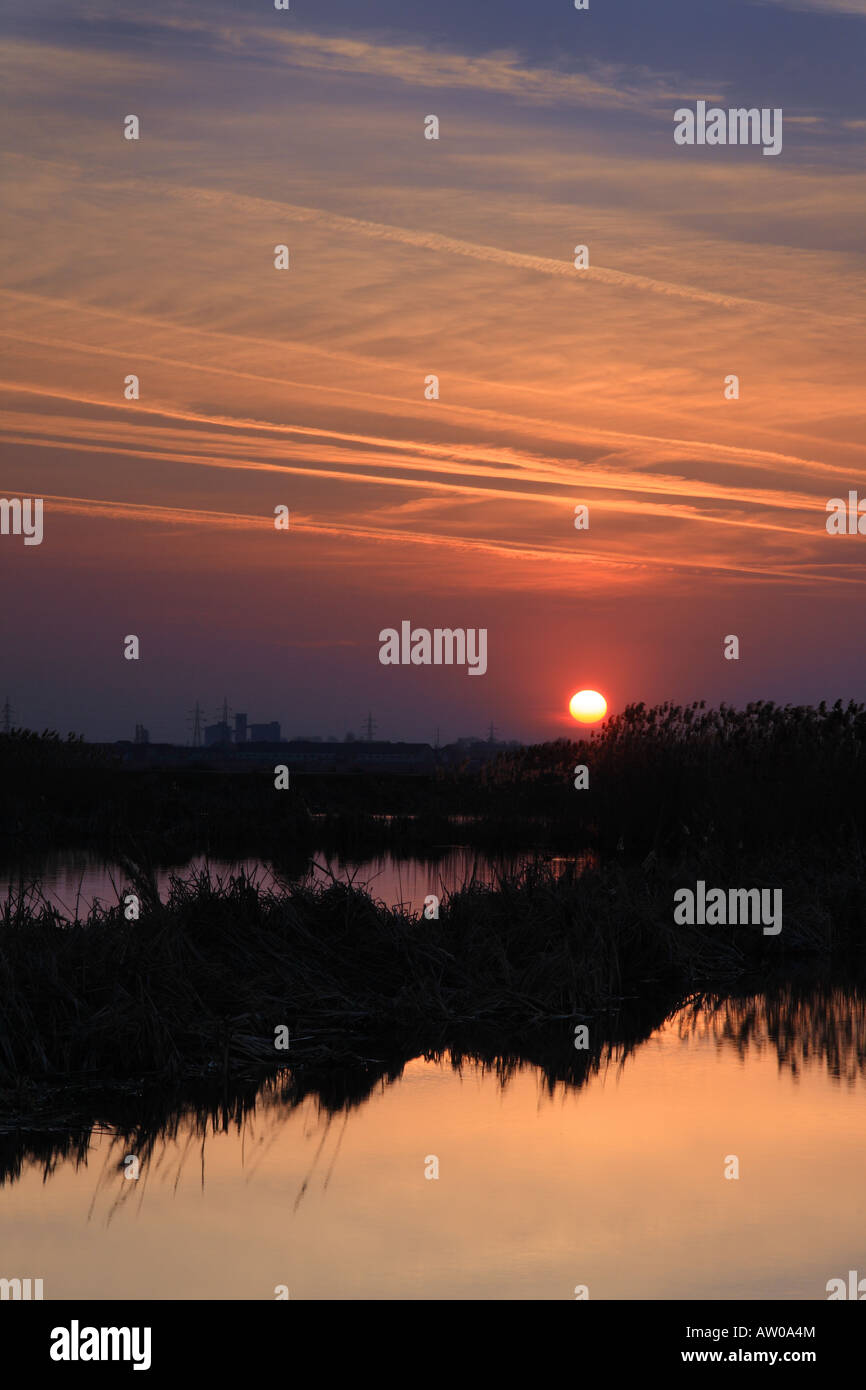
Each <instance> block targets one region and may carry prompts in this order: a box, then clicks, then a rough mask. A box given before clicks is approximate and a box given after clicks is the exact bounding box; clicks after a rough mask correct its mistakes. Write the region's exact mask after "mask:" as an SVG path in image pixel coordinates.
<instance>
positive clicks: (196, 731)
mask: <svg viewBox="0 0 866 1390" xmlns="http://www.w3.org/2000/svg"><path fill="white" fill-rule="evenodd" d="M190 721H192V746H193V748H201V731H202V725H203V724H205V723H206V722H207V721H206V720H205V718H204V710H203V709H202V707H201V705H200V704H199V702H198V700H196V702H195V709H192V710H190V712H189V714H188V715H187V720H186V722H187V724H189V723H190Z"/></svg>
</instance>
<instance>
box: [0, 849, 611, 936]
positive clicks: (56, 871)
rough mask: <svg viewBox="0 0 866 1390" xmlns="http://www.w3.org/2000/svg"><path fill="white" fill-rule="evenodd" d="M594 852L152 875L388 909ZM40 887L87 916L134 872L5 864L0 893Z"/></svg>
mask: <svg viewBox="0 0 866 1390" xmlns="http://www.w3.org/2000/svg"><path fill="white" fill-rule="evenodd" d="M595 858H596V857H595V855H593V854H591V853H586V854H581V855H571V856H561V855H545V856H539V855H538V854H535V853H530V854H517V853H514V854H502V855H491V854H487V853H484V852H481V851H479V850H477V849H475V848H473V847H471V846H467V845H442V846H441V847H439V849H437V850H436V851H435V852H431V853H429V854H425V855H423V856H422V855H417V854H416V855H410V856H402V855H395V854H393V853H390V852H387V853H381V854H377V855H373V856H370V857H367V858H364V859H352V858H345V857H343V856H341V855H337V854H333V853H329V852H327V851H324V850H323V851H319V852H315V853H313V854H312V855H309V854H307V853H306V852H298V853H292V852H291V851H289V850H286V851H284V853H283V854H282V855H281V856H280V857H279V858H278V859H276V860H268V861H264V862H263V861H260V860H256V859H218V858H214V857H213V856H211V857H207V856H205V855H201V854H200V855H196V856H194V857H193V858H191V859H187V860H184V862H183V863H181V864H169V865H155V866H153V877H154V879H155V882H156V885H157V888H158V891H159V895H160V897H161V898H162V899H163V900H165V899H166V898H167V896H168V891H169V887H170V884H171V879H172V876H173V875H177V876H179V877H184V878H186V877H188V876H189V875H191V874H193V873H196V874H198V873H201V872H202V871H204V870H209V871H210V875H211V878H212V880H213V881H214V883H217V882H218V881H219V880H220V879H222V880H224V881H228V879H229V878H230V877H231V876H232V875H233V874H235V875H237V874H239V873H240V872H241V871H243V872H244V873H245V875H246V876H247V877H248V878H249V879H250V880H251V881H252V882H254V883H255V884H257V885H258V886H260V887H262V888H279V887H280V886H282V885H284V884H289V883H298V882H310V883H313V884H319V883H329V882H332V881H333V880H334V879H337V880H338V881H340V882H343V883H348V882H354V883H355V885H356V887H359V888H364V889H366V890H367V891H369V893H370V894H371V895H372V896H373V897H374V898H376V899H377V900H378V901H381V902H384V903H385V904H386V905H387V906H388V907H400V906H402V907H404V908H406V909H407V910H409V911H411V912H420V911H421V910H422V909H423V907H424V900H425V898H426V897H427V895H428V894H430V893H435V894H437V895H438V896H439V897H442V896H443V895H444V894H446V893H451V892H454V891H455V890H456V889H458V888H460V887H462V886H463V885H464V884H470V883H485V884H496V883H497V882H498V881H499V880H500V879H501V878H503V877H506V876H508V875H510V874H515V873H517V872H518V871H519V870H520V869H522V868H523V867H524V866H525V865H527V864H530V863H535V862H543V863H545V864H547V865H549V866H550V868H551V869H552V870H553V871H554V872H564V871H565V869H566V868H568V867H571V866H573V865H577V867H578V869H580V868H582V867H584V866H585V865H587V864H590V863H593V862H595ZM22 880H23V882H24V883H25V884H38V885H39V887H40V889H41V892H42V894H43V896H44V897H45V899H46V900H47V901H48V902H49V903H50V904H51V906H52V907H55V908H57V909H58V911H59V912H60V913H61V914H62V915H63V916H64V917H67V918H69V919H74V918H75V917H77V916H86V915H87V913H88V911H89V910H90V908H91V907H92V905H93V903H94V901H95V900H97V899H98V900H99V901H100V902H101V903H103V904H105V905H113V904H115V903H117V902H118V901H119V900H120V898H121V897H122V896H123V894H124V893H126V892H128V891H129V888H130V885H129V874H128V873H127V871H126V870H125V868H124V867H123V865H121V864H119V863H117V862H116V861H112V860H107V859H105V858H104V857H103V856H102V855H99V854H96V853H93V852H91V851H89V850H61V851H57V852H56V853H54V854H45V855H39V856H33V857H30V858H24V859H22V860H20V861H17V862H16V864H15V865H14V866H12V867H5V868H2V869H0V892H5V889H6V887H7V886H8V885H9V884H10V883H11V884H17V883H19V882H20V881H22Z"/></svg>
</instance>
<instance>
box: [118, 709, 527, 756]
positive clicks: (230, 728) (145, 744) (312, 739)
mask: <svg viewBox="0 0 866 1390" xmlns="http://www.w3.org/2000/svg"><path fill="white" fill-rule="evenodd" d="M189 720H190V726H191V730H192V740H191V742H190V743H188V744H176V743H152V742H151V740H150V733H149V730H148V729H146V728H145V727H144V725H143V724H136V726H135V737H134V739H133V740H132V741H129V740H126V739H121V740H119V741H118V742H117V743H114V744H106V745H103V746H104V747H106V748H110V749H111V750H112V751H113V752H114V753H119V754H120V756H121V760H122V762H123V763H124V764H127V765H130V766H133V767H169V766H188V767H192V766H199V767H200V766H205V767H212V768H219V769H220V770H222V771H231V770H232V769H236V770H238V771H239V770H241V769H242V768H249V767H251V766H253V767H254V766H258V765H262V766H264V765H270V766H273V765H274V764H275V763H281V764H284V765H285V766H287V767H288V768H289V770H290V771H310V772H363V771H377V770H378V771H389V772H427V771H432V770H433V769H434V768H436V767H437V766H451V765H461V766H465V765H466V764H467V763H468V764H469V765H481V764H482V763H484V762H487V761H488V760H489V759H490V758H491V757H495V756H496V755H497V754H498V753H501V752H502V751H503V750H505V749H508V748H520V747H522V746H523V745H522V744H521V743H519V742H518V741H512V742H509V743H505V742H502V741H500V740H498V739H497V738H496V736H495V735H496V729H495V726H494V725H493V724H492V723H491V724H490V726H489V729H488V736H487V738H486V739H485V738H478V737H474V736H471V735H470V736H467V737H463V738H458V739H456V740H455V741H454V742H453V743H450V744H440V742H439V731H438V730H437V731H436V737H435V740H434V742H433V743H406V742H391V741H390V740H388V739H376V738H375V737H374V734H375V731H376V724H375V721H374V719H373V716H372V713H368V715H367V717H366V719H365V720H364V724H363V728H362V732H361V734H360V736H358V735H356V734H354V733H347V734H346V735H345V737H344V738H343V739H342V740H340V739H338V738H336V737H335V736H334V735H330V736H329V737H327V738H325V737H322V736H320V735H311V736H305V737H295V738H289V739H286V738H283V737H282V732H281V728H280V724H279V721H278V720H276V719H273V720H270V721H268V722H267V723H260V724H259V723H255V724H254V723H251V722H250V721H249V719H248V717H247V714H246V713H241V712H237V713H234V712H232V711H230V710H229V706H228V702H227V701H225V700H224V701H223V705H222V710H221V712H220V717H219V718H218V719H217V720H215V722H214V723H212V724H208V723H206V722H205V717H204V713H203V711H202V709H201V706H200V705H199V704H198V702H196V704H195V707H194V709H193V710H192V711H191V712H190V716H189Z"/></svg>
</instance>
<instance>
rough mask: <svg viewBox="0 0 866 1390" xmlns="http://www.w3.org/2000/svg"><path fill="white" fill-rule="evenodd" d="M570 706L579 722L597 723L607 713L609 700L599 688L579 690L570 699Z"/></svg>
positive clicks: (573, 715)
mask: <svg viewBox="0 0 866 1390" xmlns="http://www.w3.org/2000/svg"><path fill="white" fill-rule="evenodd" d="M568 708H569V710H570V711H571V714H572V717H573V718H574V719H576V720H577V722H578V723H579V724H596V723H598V721H599V719H604V716H605V715H606V714H607V700H606V699H605V698H604V696H603V695H599V693H598V691H597V690H578V692H577V694H576V695H572V697H571V699H570V700H569V702H568Z"/></svg>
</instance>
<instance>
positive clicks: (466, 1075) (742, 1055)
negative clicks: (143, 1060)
mask: <svg viewBox="0 0 866 1390" xmlns="http://www.w3.org/2000/svg"><path fill="white" fill-rule="evenodd" d="M864 1023H866V1005H864V1001H863V997H862V996H860V997H859V998H857V997H855V996H854V995H853V994H851V995H847V994H845V993H837V994H835V995H833V996H832V997H831V998H830V1000H829V1002H828V999H827V997H826V996H825V997H824V998H823V999H822V1000H820V1001H817V1002H815V1001H813V1002H812V1003H809V1002H808V1001H807V1002H806V1003H804V1002H803V1001H802V1000H800V1001H797V1000H794V999H792V998H788V999H785V998H783V999H782V1000H781V1002H780V1001H779V1000H778V999H774V1000H773V1001H772V1003H771V1004H769V1005H768V1004H767V1001H766V1000H764V999H763V998H761V997H757V998H752V999H751V1000H748V1001H744V1002H740V1003H729V1004H726V1005H723V1006H721V1008H720V1010H719V1011H718V1012H713V1011H711V1010H709V1009H708V1008H703V1009H700V1010H698V1011H697V1012H694V1013H693V1012H692V1011H690V1010H682V1011H680V1012H679V1013H677V1014H676V1015H674V1016H673V1017H672V1018H670V1019H669V1020H668V1021H667V1022H666V1023H665V1024H664V1025H663V1026H661V1027H659V1028H658V1029H657V1030H656V1031H655V1032H653V1033H652V1035H651V1036H650V1037H649V1039H648V1041H646V1042H645V1043H643V1044H642V1045H640V1046H639V1047H637V1048H636V1050H634V1051H633V1052H632V1053H631V1054H630V1055H629V1056H628V1057H626V1058H625V1059H623V1058H622V1056H621V1055H620V1056H617V1055H614V1056H612V1057H610V1058H609V1059H608V1061H607V1062H606V1063H603V1064H602V1066H601V1068H600V1070H599V1072H598V1074H597V1075H594V1076H592V1077H591V1078H590V1079H589V1080H588V1081H587V1082H586V1083H585V1084H584V1085H583V1086H581V1087H580V1088H579V1089H576V1088H574V1087H571V1088H568V1089H566V1088H565V1087H563V1086H557V1087H554V1089H553V1092H552V1093H550V1091H549V1089H548V1088H547V1087H546V1085H545V1083H544V1079H543V1076H542V1074H541V1073H540V1072H539V1071H538V1069H536V1068H535V1067H533V1066H529V1065H527V1066H525V1067H524V1068H523V1069H521V1070H518V1071H517V1072H516V1073H515V1074H514V1075H513V1076H512V1077H511V1078H510V1080H508V1081H507V1083H506V1084H505V1085H504V1086H503V1085H502V1084H500V1081H499V1079H497V1077H496V1076H495V1075H494V1074H493V1073H491V1072H490V1071H489V1070H488V1071H484V1070H482V1069H481V1068H480V1067H478V1066H475V1065H472V1066H465V1067H464V1068H463V1070H462V1072H461V1073H458V1072H456V1071H455V1070H454V1069H452V1067H451V1066H450V1065H449V1063H448V1062H447V1061H444V1062H440V1063H434V1062H427V1061H424V1060H423V1059H416V1060H414V1061H411V1062H409V1064H408V1065H407V1066H406V1067H405V1070H404V1071H403V1074H402V1076H400V1077H399V1079H397V1080H396V1081H394V1082H393V1083H392V1084H386V1083H381V1084H379V1085H377V1087H376V1088H375V1089H374V1091H373V1093H372V1094H371V1095H370V1096H369V1098H368V1099H367V1100H365V1101H363V1102H362V1103H361V1104H360V1105H357V1106H354V1107H353V1108H351V1109H349V1110H348V1111H345V1112H342V1113H338V1114H336V1115H329V1114H327V1113H326V1112H325V1111H324V1110H323V1109H321V1108H320V1107H319V1106H318V1105H317V1104H316V1103H315V1102H314V1101H312V1100H308V1101H305V1102H303V1103H302V1104H300V1105H299V1106H296V1107H294V1108H292V1107H290V1106H289V1105H287V1104H286V1103H284V1102H283V1103H279V1102H277V1101H275V1100H274V1099H273V1098H270V1099H269V1098H267V1097H265V1098H263V1100H262V1103H261V1105H260V1106H259V1108H258V1110H257V1112H256V1114H255V1115H254V1116H252V1117H251V1118H249V1119H247V1120H246V1121H245V1122H244V1123H243V1124H242V1126H241V1127H240V1128H239V1129H237V1128H236V1129H232V1130H231V1131H230V1132H228V1133H213V1132H212V1131H211V1130H209V1131H208V1133H207V1134H206V1135H205V1136H204V1137H202V1135H201V1134H200V1133H198V1132H196V1129H195V1126H194V1124H193V1122H192V1121H184V1122H182V1123H181V1125H180V1128H179V1130H178V1131H177V1133H176V1134H174V1135H173V1136H172V1137H169V1138H162V1139H158V1140H157V1142H156V1144H155V1147H154V1149H153V1152H152V1155H151V1157H150V1158H149V1159H147V1160H145V1161H144V1162H143V1164H142V1169H141V1176H140V1177H139V1179H138V1180H137V1181H130V1180H128V1179H126V1178H125V1177H124V1176H123V1172H122V1167H121V1165H122V1161H123V1158H124V1156H125V1154H126V1152H128V1149H127V1148H126V1146H125V1145H124V1143H123V1142H122V1141H121V1140H118V1139H117V1138H116V1137H115V1136H113V1135H112V1133H110V1132H102V1133H97V1134H95V1135H94V1137H93V1140H92V1143H91V1147H90V1150H89V1154H88V1156H87V1161H86V1163H84V1164H81V1165H76V1164H75V1163H73V1162H71V1161H63V1160H61V1161H59V1162H58V1164H57V1166H56V1169H55V1171H53V1172H52V1173H51V1175H50V1176H49V1177H48V1178H47V1180H45V1179H44V1177H43V1171H42V1168H41V1166H39V1165H37V1164H34V1163H29V1162H28V1163H25V1166H24V1169H23V1173H22V1175H21V1177H20V1179H18V1180H17V1181H14V1182H11V1183H10V1184H8V1185H7V1186H6V1187H5V1188H3V1189H0V1228H2V1232H3V1239H2V1264H3V1268H2V1270H0V1274H2V1275H4V1276H6V1277H9V1276H12V1275H18V1276H20V1277H26V1276H30V1277H42V1278H43V1279H44V1287H45V1297H46V1298H52V1297H55V1298H63V1297H70V1298H71V1297H82V1298H180V1299H183V1298H225V1299H238V1298H243V1299H271V1298H273V1297H274V1289H275V1287H276V1286H277V1285H281V1284H284V1285H287V1286H288V1288H289V1291H290V1296H291V1298H293V1299H315V1298H333V1299H350V1298H353V1299H354V1298H374V1299H388V1298H393V1299H482V1298H492V1299H573V1297H574V1288H575V1286H576V1285H578V1284H585V1285H587V1286H588V1287H589V1291H590V1297H591V1298H593V1299H600V1298H607V1299H631V1298H689V1297H695V1298H752V1299H762V1298H771V1297H777V1298H787V1299H825V1298H826V1296H827V1295H826V1284H827V1281H828V1280H829V1279H831V1278H835V1277H837V1276H839V1277H847V1271H848V1270H850V1269H856V1270H859V1271H860V1273H861V1275H864V1274H866V1235H864V1231H866V1220H864V1218H866V1185H864V1182H863V1170H864V1154H866V1104H864V1101H866V1090H864V1085H866V1082H864V1069H866V1055H864V1037H866V1028H864ZM571 1045H572V1044H571V1038H570V1030H568V1028H567V1026H565V1025H564V1028H563V1047H564V1048H566V1049H567V1048H570V1047H571ZM730 1155H736V1156H737V1158H738V1160H739V1170H740V1176H739V1179H737V1180H727V1179H726V1178H725V1177H724V1170H725V1165H726V1162H729V1156H730ZM432 1156H435V1157H436V1158H437V1159H438V1163H439V1176H438V1179H428V1178H426V1177H425V1168H429V1167H430V1159H431V1157H432Z"/></svg>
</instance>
